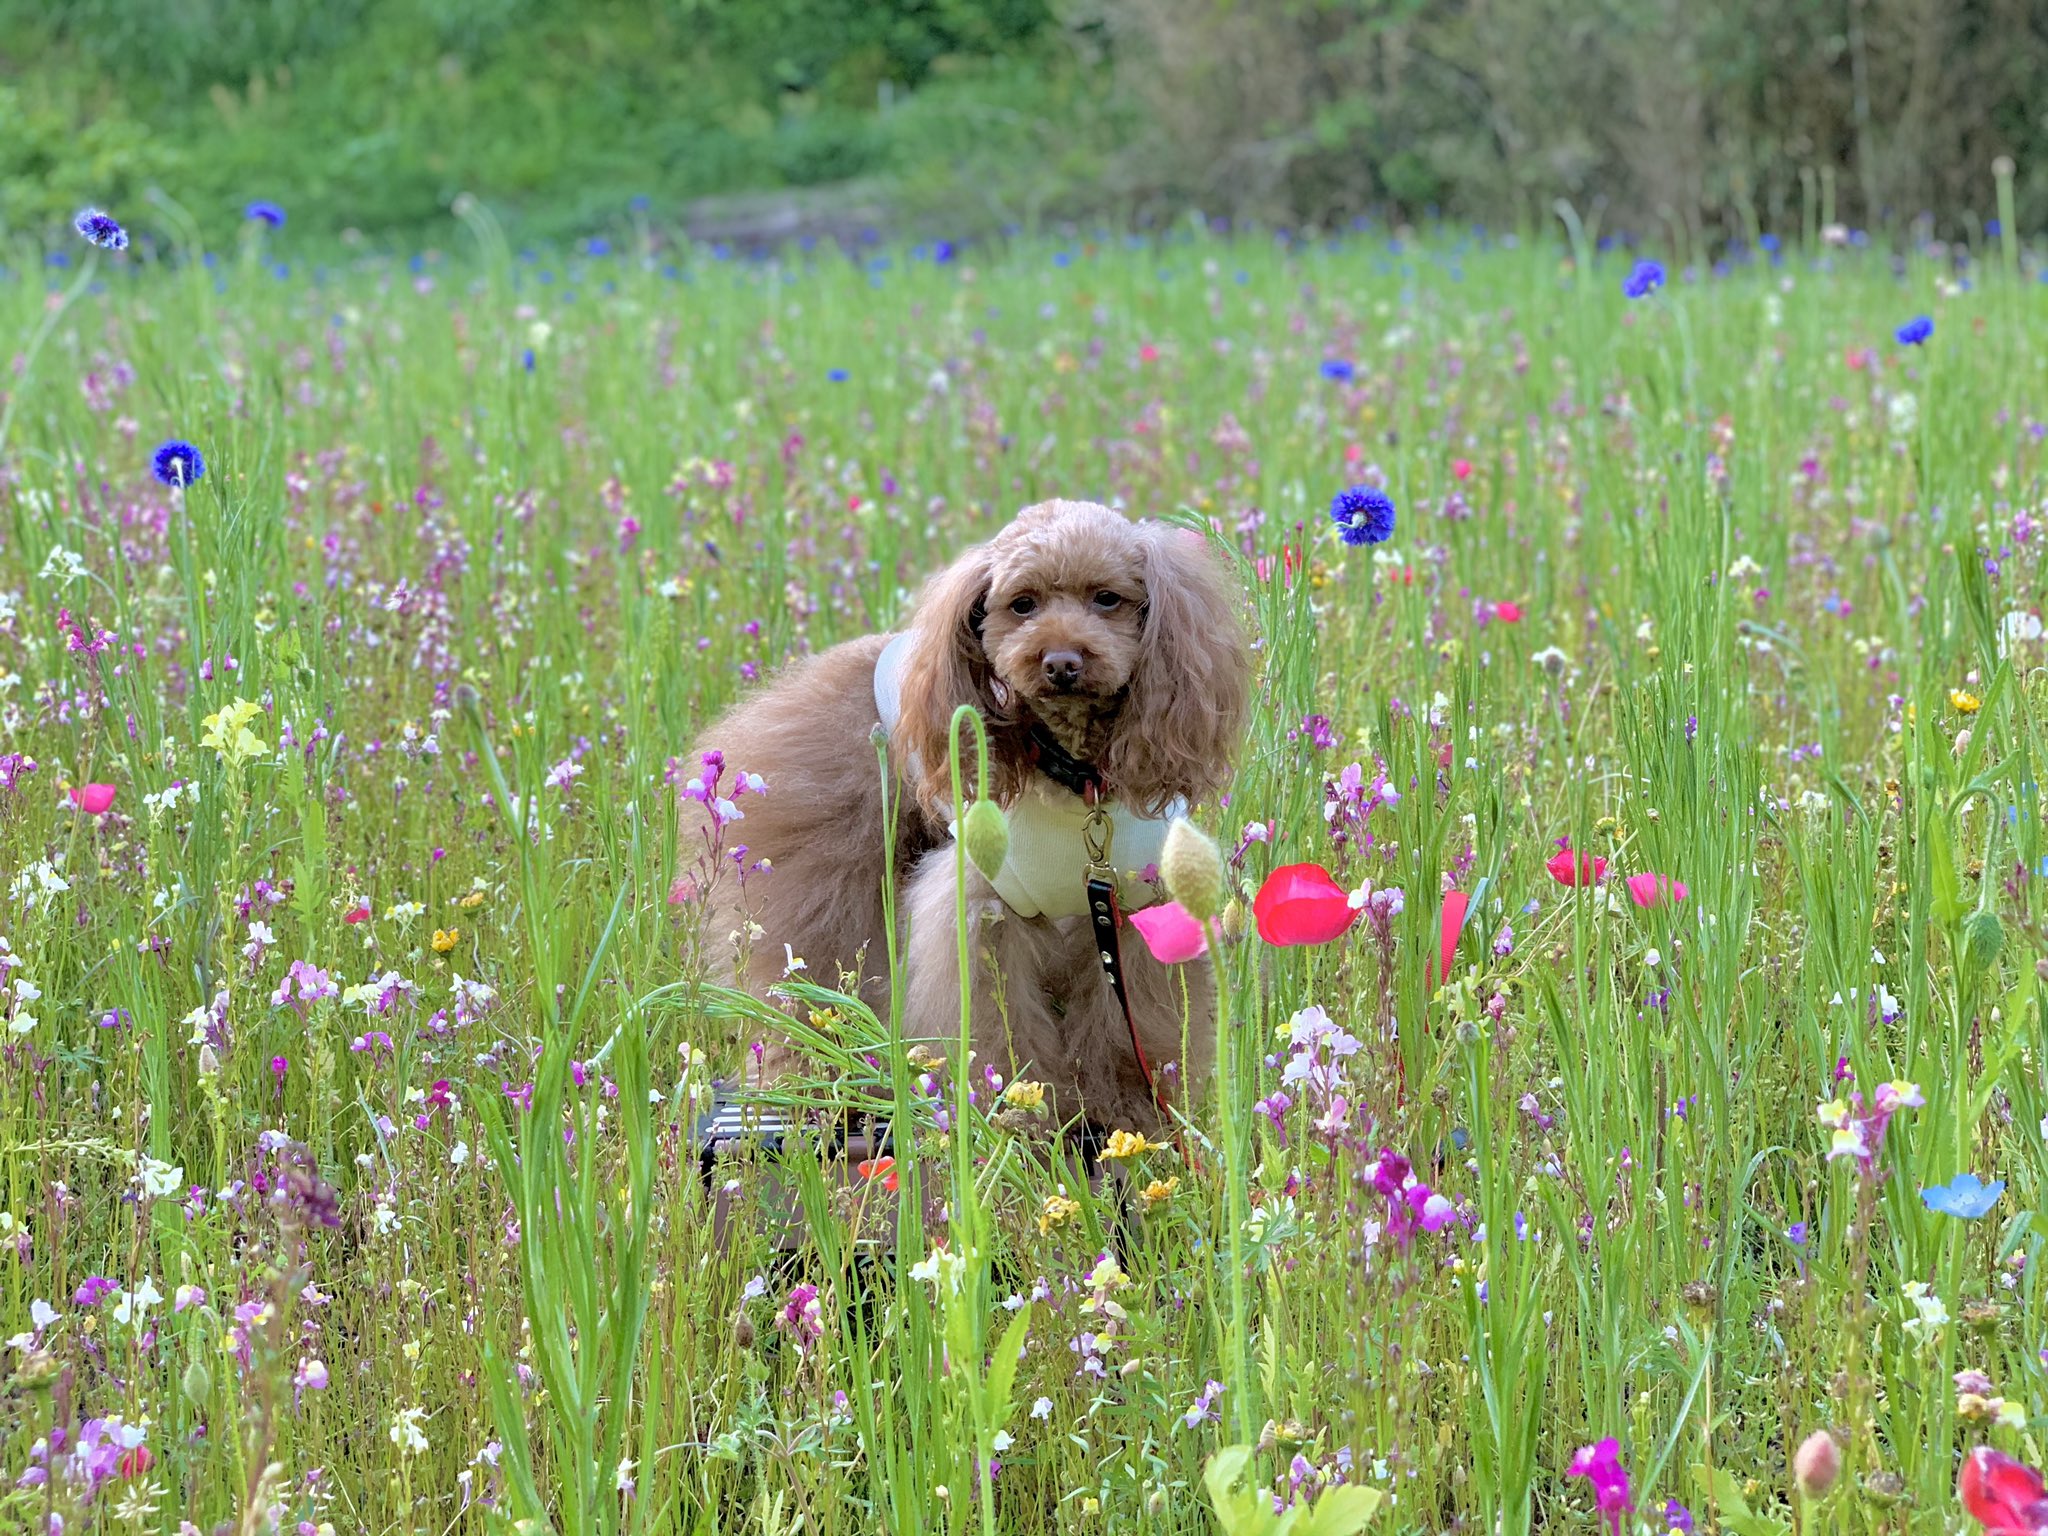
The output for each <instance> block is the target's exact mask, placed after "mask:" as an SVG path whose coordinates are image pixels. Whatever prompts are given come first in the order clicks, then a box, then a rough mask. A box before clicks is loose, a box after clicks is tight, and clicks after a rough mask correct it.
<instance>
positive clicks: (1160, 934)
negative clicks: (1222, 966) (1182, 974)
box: [1131, 901, 1209, 965]
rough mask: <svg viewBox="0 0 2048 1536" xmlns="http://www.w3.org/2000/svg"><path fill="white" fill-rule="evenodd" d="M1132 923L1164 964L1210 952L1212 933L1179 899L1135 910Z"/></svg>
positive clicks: (1153, 956)
mask: <svg viewBox="0 0 2048 1536" xmlns="http://www.w3.org/2000/svg"><path fill="white" fill-rule="evenodd" d="M1131 926H1132V927H1133V928H1135V929H1137V930H1138V937H1139V938H1141V939H1143V940H1144V941H1145V947H1146V948H1147V949H1149V950H1151V951H1152V958H1153V959H1154V960H1157V961H1158V962H1159V963H1160V964H1161V965H1179V964H1181V963H1182V962H1183V961H1187V960H1194V959H1198V958H1200V957H1201V956H1202V955H1205V954H1207V953H1208V952H1209V936H1208V935H1207V934H1205V933H1204V932H1203V931H1202V925H1201V924H1200V923H1198V922H1196V921H1195V919H1194V918H1193V917H1192V916H1190V915H1189V913H1188V909H1187V908H1186V907H1184V906H1182V905H1181V904H1180V903H1179V902H1177V901H1169V902H1167V903H1165V904H1164V905H1163V906H1157V907H1147V908H1145V910H1144V911H1142V912H1133V913H1132V914H1131Z"/></svg>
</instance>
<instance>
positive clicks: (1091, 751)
mask: <svg viewBox="0 0 2048 1536" xmlns="http://www.w3.org/2000/svg"><path fill="white" fill-rule="evenodd" d="M1238 607H1239V604H1238V598H1237V594H1236V593H1235V592H1234V591H1233V589H1232V586H1231V583H1230V582H1229V580H1228V578H1227V577H1226V576H1225V574H1224V573H1223V571H1222V570H1221V569H1220V568H1219V566H1218V564H1217V562H1216V561H1215V560H1214V558H1213V557H1212V556H1211V555H1210V553H1209V551H1208V550H1207V549H1206V548H1205V547H1204V545H1203V541H1202V539H1201V537H1200V536H1199V535H1198V534H1195V533H1192V532H1190V531H1187V530H1184V529H1179V528H1173V527H1169V526H1165V525H1161V524H1156V523H1133V522H1131V521H1130V520H1129V519H1127V518H1125V517H1123V516H1122V515H1121V514H1119V513H1117V512H1114V511H1112V510H1110V509H1109V508H1107V507H1103V506H1099V505H1096V504H1095V503H1092V502H1077V501H1048V502H1042V503H1040V504H1038V505H1036V506H1033V507H1029V508H1027V509H1025V511H1023V512H1022V513H1021V514H1019V516H1018V517H1017V519H1016V520H1015V521H1014V522H1013V523H1011V524H1010V525H1009V526H1008V527H1007V528H1005V529H1004V530H1003V531H1002V532H1001V533H1000V534H998V535H997V536H996V537H995V538H993V539H991V540H990V541H989V542H988V543H986V544H981V545H978V546H976V547H974V548H972V549H970V550H968V551H967V552H966V553H965V554H963V555H962V556H961V557H960V558H959V559H958V560H956V561H955V562H954V563H953V564H952V566H950V567H949V568H948V569H946V570H945V571H943V572H941V573H940V574H938V575H937V576H935V577H933V578H932V579H931V581H930V582H929V583H928V584H927V585H926V586H925V588H924V591H923V592H922V593H921V594H920V596H919V598H918V600H917V605H916V610H915V613H914V615H913V617H912V623H911V628H912V630H913V632H914V634H915V637H916V638H915V640H914V641H913V642H912V644H911V646H910V648H909V651H908V655H907V658H906V662H905V665H904V669H903V672H902V676H901V715H900V718H899V719H898V721H897V723H896V727H895V731H894V734H893V737H892V739H891V741H890V744H889V746H890V750H889V761H890V763H891V764H892V765H894V766H893V771H894V772H896V774H897V775H898V779H899V783H900V784H901V785H902V787H903V788H904V790H905V791H906V792H905V793H904V794H903V795H902V796H901V797H900V807H901V808H900V814H899V816H898V818H897V823H898V824H897V827H896V834H895V848H894V850H893V851H894V859H895V869H896V871H897V879H898V882H899V885H900V888H901V893H902V894H901V903H900V904H901V916H902V919H903V922H902V927H901V928H900V929H899V932H904V933H905V937H904V940H903V942H904V945H905V948H904V961H905V966H904V969H905V992H904V999H903V1002H904V1035H905V1038H907V1039H910V1040H914V1041H929V1042H932V1043H933V1044H934V1045H935V1046H937V1047H939V1048H943V1046H944V1044H945V1042H946V1041H949V1040H954V1039H957V1035H958V1018H959V996H960V990H959V987H960V984H959V973H958V964H957V959H956V955H957V939H956V931H957V930H956V927H955V920H956V919H955V910H956V909H955V899H956V895H957V888H956V883H955V882H956V863H955V860H954V856H953V852H952V848H951V845H950V839H949V836H948V832H947V820H948V813H947V810H946V808H945V807H946V804H947V802H949V801H950V799H951V795H952V785H951V776H950V770H949V766H948V755H947V739H946V738H947V727H948V723H949V721H950V720H951V718H952V715H953V711H954V710H955V709H956V708H957V707H958V706H960V705H962V704H972V705H974V706H976V707H977V708H978V709H979V710H980V712H981V716H982V719H983V720H984V722H985V723H986V725H987V727H988V733H989V748H990V764H989V770H990V778H991V780H992V783H991V785H990V792H991V793H992V795H993V796H994V798H996V799H997V800H998V801H1000V802H1003V803H1008V802H1010V801H1012V800H1014V799H1015V797H1016V796H1017V794H1018V793H1019V792H1020V791H1022V790H1023V789H1024V788H1025V787H1026V785H1027V784H1028V782H1029V780H1030V778H1031V776H1032V775H1033V774H1034V773H1036V772H1037V769H1036V768H1035V767H1034V762H1033V752H1032V749H1031V746H1030V742H1029V734H1030V731H1031V728H1032V725H1033V724H1034V722H1036V723H1040V724H1043V725H1044V726H1045V727H1046V728H1047V729H1048V730H1049V731H1050V732H1051V733H1052V735H1053V736H1054V738H1055V739H1056V740H1058V742H1059V743H1060V745H1061V746H1063V747H1064V748H1066V750H1067V751H1069V752H1070V753H1072V754H1073V755H1074V756H1076V757H1078V758H1081V759H1083V760H1086V761H1092V762H1094V763H1095V764H1096V765H1097V766H1098V768H1099V769H1100V771H1101V773H1102V777H1103V782H1104V784H1105V786H1106V789H1107V791H1108V794H1109V796H1110V797H1111V798H1113V799H1115V800H1116V801H1118V802H1120V803H1122V804H1124V805H1126V806H1129V807H1131V808H1132V809H1133V810H1136V811H1138V812H1139V813H1141V814H1146V815H1157V814H1159V813H1160V812H1162V811H1163V810H1164V809H1165V808H1166V807H1167V806H1168V805H1170V804H1171V803H1172V802H1173V801H1174V800H1176V799H1182V798H1184V799H1186V800H1188V801H1189V802H1193V801H1196V800H1199V799H1201V798H1204V797H1206V796H1208V795H1211V794H1214V793H1215V792H1216V791H1218V790H1219V789H1221V788H1222V787H1223V785H1224V784H1225V783H1226V782H1227V780H1228V777H1229V774H1230V769H1231V759H1232V755H1233V753H1234V752H1235V750H1236V747H1237V744H1238V742H1239V740H1240V739H1241V737H1242V733H1243V728H1244V721H1245V711H1246V708H1247V704H1248V697H1249V691H1250V673H1251V668H1250V657H1249V649H1248V646H1247V644H1246V641H1245V635H1244V630H1243V627H1242V624H1241V622H1240V619H1239V614H1238ZM890 638H891V637H890V636H888V635H869V636H866V637H864V638H862V639H859V640H853V641H849V642H847V643H846V644H843V645H839V646H835V647H833V648H832V649H831V650H829V651H826V652H824V653H823V654H821V655H818V656H814V657H810V658H807V659H805V660H803V661H800V662H797V663H796V664H794V665H792V666H790V667H789V668H788V669H786V670H785V671H784V672H783V673H782V674H781V676H779V677H778V678H777V679H776V680H775V681H774V682H773V683H772V684H771V685H770V686H769V687H767V688H766V689H764V690H762V691H761V692H760V693H758V694H756V695H754V696H753V697H752V698H750V699H748V700H746V701H744V702H743V703H741V704H740V705H739V706H738V707H736V708H735V709H734V710H733V711H732V712H731V713H729V714H728V715H727V716H726V717H725V718H724V719H723V720H721V721H720V722H719V723H718V724H717V725H716V726H715V727H713V728H712V730H711V732H710V733H709V736H708V737H707V740H706V743H705V744H706V745H707V746H710V747H715V748H717V749H718V750H720V751H721V752H723V753H724V755H725V760H726V762H728V763H730V764H732V765H734V766H735V767H736V768H743V769H745V770H747V771H749V772H752V773H758V774H760V775H762V776H763V778H765V779H766V781H767V793H766V794H765V795H764V796H761V797H759V798H755V797H752V796H749V797H748V798H747V800H746V819H745V821H744V822H742V823H741V824H740V827H739V831H740V832H742V833H743V834H744V837H743V841H744V842H745V843H746V845H747V850H748V852H747V858H748V860H749V861H750V862H751V861H753V860H757V859H762V858H765V859H767V860H768V861H769V865H770V868H769V869H768V870H767V871H765V872H762V873H758V874H754V875H751V876H749V878H748V879H747V881H746V882H745V885H744V887H741V886H740V884H739V882H737V881H735V880H732V879H729V878H728V879H726V880H724V881H721V882H720V885H719V886H718V887H717V888H716V889H715V890H714V891H713V892H712V893H711V900H712V914H711V924H712V927H711V933H712V935H713V937H714V939H715V940H718V941H722V940H723V939H724V938H725V936H726V935H727V934H728V933H729V932H737V931H740V930H742V929H743V928H744V927H745V925H747V924H748V923H752V924H754V925H758V926H757V928H756V929H755V930H753V931H754V932H755V934H756V936H755V938H754V939H753V941H752V943H751V945H750V946H749V948H748V951H747V952H748V955H749V960H748V963H747V965H746V968H745V974H742V975H739V976H737V978H736V979H737V980H738V981H739V982H740V983H741V984H743V985H745V986H746V987H747V988H748V989H749V990H752V991H755V992H757V993H760V994H763V995H765V994H766V993H767V992H768V991H769V990H770V989H771V988H772V987H773V985H774V984H775V983H776V982H777V981H778V980H779V979H780V978H781V976H782V974H783V968H784V964H785V951H784V946H785V945H787V946H789V949H790V950H791V951H793V952H794V953H795V954H796V955H797V956H799V957H801V958H802V959H803V960H804V961H805V962H806V964H807V966H808V967H809V974H810V975H811V976H813V977H815V978H817V979H819V980H823V981H829V980H831V979H832V978H834V977H835V976H838V975H842V974H846V975H851V976H855V977H857V978H859V985H860V987H861V990H862V992H863V994H864V995H865V996H866V997H868V998H869V999H870V1000H871V1001H873V1002H875V1003H876V1004H877V1005H878V1007H879V1006H880V1005H881V1004H882V1003H883V1002H884V1000H885V999H886V985H887V970H888V962H887V955H886V950H885V941H884V916H885V914H884V911H883V905H882V881H881V868H882V859H881V856H882V854H883V852H884V850H885V845H886V838H887V833H886V827H885V821H884V805H883V798H882V786H881V781H880V774H879V773H878V771H877V767H876V761H875V757H874V754H873V751H872V750H871V748H870V745H869V743H870V738H871V734H872V732H873V731H874V729H875V726H876V724H877V720H876V710H875V699H874V673H875V663H876V659H877V658H878V657H879V656H880V654H881V652H882V649H883V647H884V646H885V645H886V644H887V643H888V641H889V639H890ZM1048 658H1052V660H1051V661H1048ZM1077 663H1078V666H1077V665H1076V664H1077ZM910 764H915V765H916V770H915V773H914V775H912V774H909V773H906V772H905V765H910ZM967 880H968V891H967V907H968V912H969V921H970V923H972V924H973V925H974V927H975V933H976V940H977V942H976V943H975V944H974V945H973V952H974V954H975V957H976V960H975V976H974V986H973V1015H972V1039H973V1043H974V1050H975V1054H976V1058H977V1060H978V1061H979V1062H982V1063H989V1064H993V1065H994V1066H995V1067H996V1069H997V1070H998V1071H1000V1072H1002V1073H1003V1074H1004V1075H1005V1076H1006V1077H1011V1078H1015V1077H1028V1078H1032V1079H1035V1080H1038V1081H1042V1082H1044V1083H1045V1084H1046V1085H1047V1088H1048V1091H1049V1094H1050V1096H1051V1097H1052V1099H1053V1101H1054V1106H1055V1113H1056V1115H1059V1116H1069V1115H1074V1114H1081V1113H1085V1114H1086V1115H1087V1117H1088V1118H1090V1119H1092V1120H1094V1121H1096V1122H1098V1123H1100V1124H1103V1125H1107V1126H1112V1127H1116V1126H1123V1127H1130V1128H1134V1129H1156V1128H1157V1126H1158V1123H1159V1115H1158V1111H1157V1109H1156V1107H1155V1106H1154V1104H1153V1102H1152V1098H1151V1096H1150V1094H1149V1093H1148V1092H1147V1090H1146V1087H1145V1083H1144V1080H1143V1076H1142V1073H1141V1071H1140V1069H1139V1067H1138V1065H1137V1062H1136V1060H1135V1058H1134V1057H1133V1054H1132V1051H1131V1045H1130V1039H1129V1031H1128V1030H1127V1029H1126V1028H1125V1025H1124V1022H1123V1019H1122V1016H1121V1014H1120V1013H1119V1012H1118V1010H1117V1007H1116V1000H1115V998H1114V996H1113V995H1112V994H1111V992H1110V990H1109V986H1108V984H1107V982H1106V981H1105V979H1104V977H1103V975H1102V971H1101V966H1100V963H1099V961H1098V960H1097V957H1096V954H1095V946H1094V943H1093V940H1092V935H1091V933H1090V932H1089V929H1088V925H1087V923H1086V921H1085V920H1084V919H1081V918H1070V919H1063V920H1053V919H1048V918H1043V917H1038V918H1026V917H1021V916H1019V915H1018V914H1016V913H1015V912H1012V911H1010V910H1009V909H1008V908H1007V907H1005V906H1004V904H1003V902H1002V900H1001V898H1000V897H998V896H997V895H996V894H995V891H994V890H993V888H992V887H991V886H990V885H989V884H988V883H987V881H985V880H984V879H983V878H982V877H981V875H980V874H979V873H978V872H977V871H975V870H974V869H973V867H972V866H971V865H970V866H969V867H968V871H967ZM1123 955H1124V968H1125V979H1126V986H1127V989H1128V992H1129V995H1130V1000H1131V1008H1132V1015H1133V1018H1134V1020H1135V1021H1136V1024H1137V1027H1138V1031H1139V1034H1140V1037H1141V1039H1142V1040H1143V1042H1144V1045H1145V1051H1146V1055H1147V1057H1148V1058H1149V1059H1150V1061H1151V1062H1152V1063H1153V1065H1154V1068H1155V1071H1159V1072H1162V1073H1163V1074H1164V1076H1165V1080H1166V1081H1167V1082H1169V1083H1170V1082H1172V1081H1174V1080H1175V1079H1176V1078H1178V1079H1179V1080H1181V1081H1184V1082H1188V1083H1192V1082H1195V1081H1198V1080H1199V1078H1200V1076H1201V1074H1202V1073H1203V1072H1204V1071H1205V1069H1206V1065H1207V1061H1208V1050H1207V1046H1208V1042H1209V1037H1210V1034H1211V1031H1212V1027H1213V1017H1214V1006H1215V996H1214V983H1213V978H1212V976H1211V974H1210V972H1209V970H1208V968H1207V965H1206V962H1204V963H1202V964H1199V965H1189V966H1186V967H1183V968H1180V969H1179V970H1178V971H1175V970H1170V969H1169V968H1167V967H1164V966H1161V965H1160V964H1158V963H1157V962H1156V961H1154V960H1153V959H1152V957H1151V955H1150V954H1149V953H1148V952H1147V950H1146V949H1145V946H1144V945H1143V944H1142V943H1137V942H1130V943H1126V944H1125V945H1124V946H1123ZM735 969H737V965H736V963H735ZM1183 983H1185V985H1183ZM789 1060H790V1057H789V1054H788V1048H787V1047H783V1046H773V1045H771V1046H770V1048H769V1053H768V1056H767V1060H766V1074H767V1075H768V1076H771V1077H772V1076H773V1075H775V1073H776V1072H777V1071H778V1070H780V1069H781V1068H783V1067H785V1066H786V1065H787V1064H788V1063H789ZM1168 1063H1171V1064H1172V1065H1171V1066H1170V1067H1168V1066H1167V1065H1166V1064H1168Z"/></svg>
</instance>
